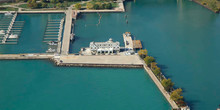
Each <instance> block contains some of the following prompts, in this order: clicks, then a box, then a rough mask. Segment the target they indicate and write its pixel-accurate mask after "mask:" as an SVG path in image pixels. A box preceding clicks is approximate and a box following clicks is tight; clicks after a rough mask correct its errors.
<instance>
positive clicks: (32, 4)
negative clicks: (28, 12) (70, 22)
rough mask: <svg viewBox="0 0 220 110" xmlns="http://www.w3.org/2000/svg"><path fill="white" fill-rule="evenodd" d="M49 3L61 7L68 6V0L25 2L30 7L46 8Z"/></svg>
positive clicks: (33, 0) (30, 0) (31, 0)
mask: <svg viewBox="0 0 220 110" xmlns="http://www.w3.org/2000/svg"><path fill="white" fill-rule="evenodd" d="M49 3H51V4H53V7H56V8H62V7H68V2H63V0H41V1H40V2H36V0H28V1H27V4H28V7H30V8H48V6H49Z"/></svg>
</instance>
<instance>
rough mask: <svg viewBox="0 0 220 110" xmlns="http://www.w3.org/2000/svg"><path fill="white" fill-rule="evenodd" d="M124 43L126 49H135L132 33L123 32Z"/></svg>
mask: <svg viewBox="0 0 220 110" xmlns="http://www.w3.org/2000/svg"><path fill="white" fill-rule="evenodd" d="M123 39H124V44H125V48H126V49H133V47H134V46H133V40H132V37H131V35H130V34H128V33H124V34H123Z"/></svg>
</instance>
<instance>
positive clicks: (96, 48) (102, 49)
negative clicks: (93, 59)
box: [89, 38, 120, 55]
mask: <svg viewBox="0 0 220 110" xmlns="http://www.w3.org/2000/svg"><path fill="white" fill-rule="evenodd" d="M89 48H90V50H91V53H92V54H93V55H95V54H111V53H118V52H119V51H120V43H119V42H113V41H112V39H111V38H110V39H109V40H108V41H106V42H90V46H89Z"/></svg>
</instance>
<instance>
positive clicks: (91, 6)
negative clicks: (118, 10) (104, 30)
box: [86, 2, 112, 10]
mask: <svg viewBox="0 0 220 110" xmlns="http://www.w3.org/2000/svg"><path fill="white" fill-rule="evenodd" d="M86 8H87V9H96V10H97V9H112V3H101V2H96V3H92V2H88V3H87V4H86Z"/></svg>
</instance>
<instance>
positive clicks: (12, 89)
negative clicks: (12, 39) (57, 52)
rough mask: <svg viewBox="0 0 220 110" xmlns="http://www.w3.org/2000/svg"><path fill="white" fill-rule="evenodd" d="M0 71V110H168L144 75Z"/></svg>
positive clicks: (40, 67) (7, 64)
mask: <svg viewBox="0 0 220 110" xmlns="http://www.w3.org/2000/svg"><path fill="white" fill-rule="evenodd" d="M0 67H1V69H0V78H1V80H0V87H1V89H0V99H1V100H0V109H1V110H61V109H62V110H146V109H149V110H170V109H171V108H170V106H169V104H168V102H167V101H166V99H165V98H164V97H163V96H162V94H161V93H160V91H159V90H158V89H157V87H156V86H155V84H154V83H153V81H152V80H151V79H150V78H149V76H148V75H147V74H146V73H145V71H144V70H143V69H110V68H77V67H54V65H53V64H52V63H50V62H49V61H39V60H29V61H28V60H25V61H1V62H0ZM11 67H13V69H11ZM3 68H4V69H3ZM155 104H157V105H155Z"/></svg>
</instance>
